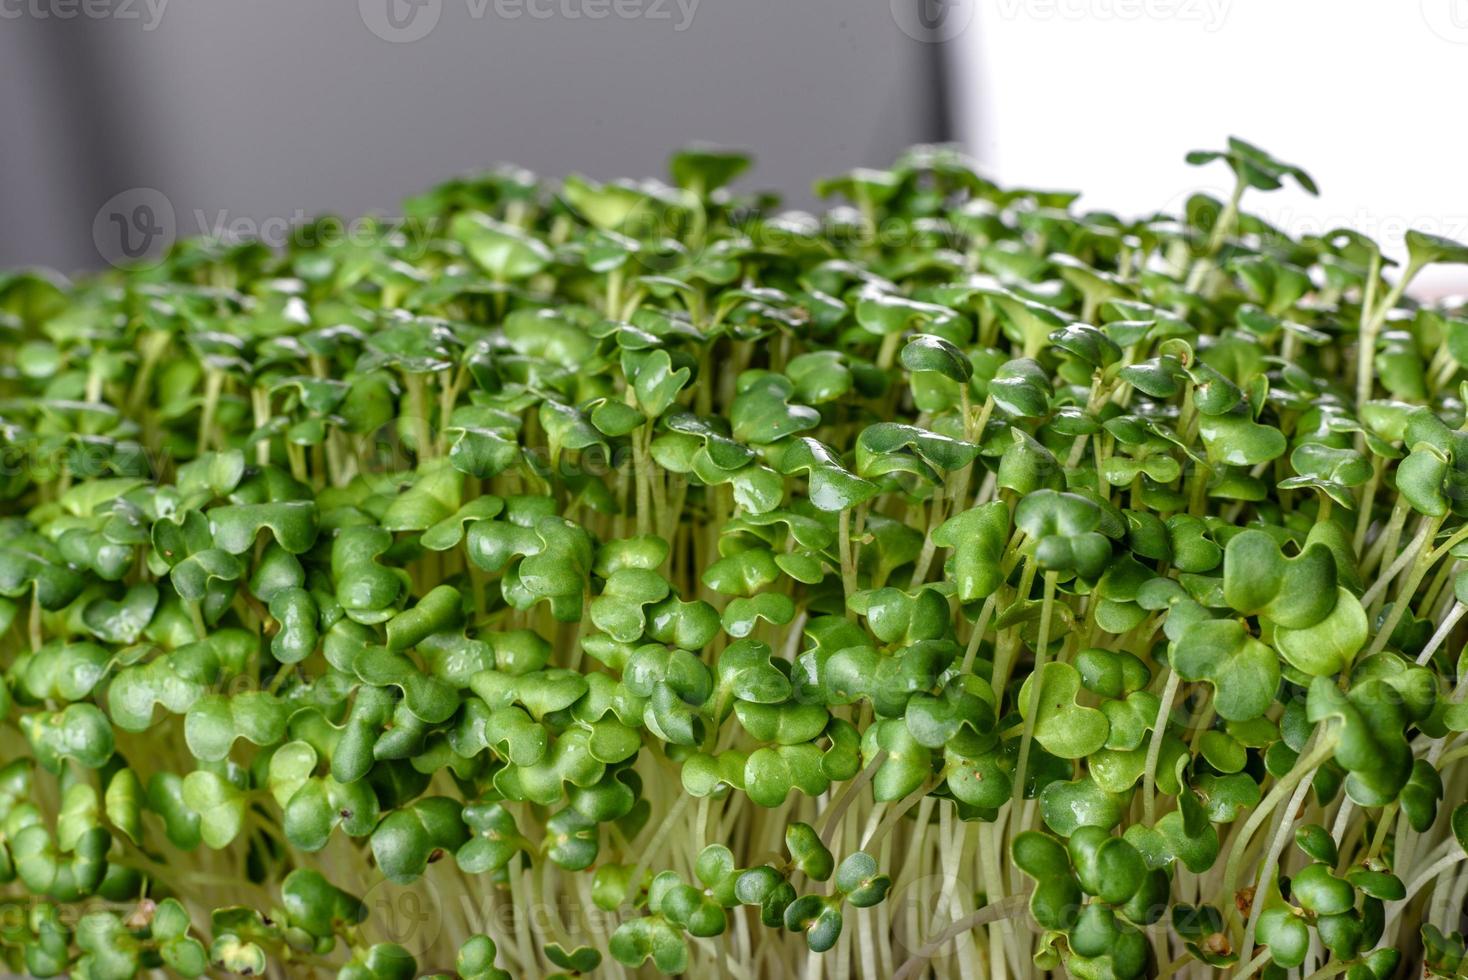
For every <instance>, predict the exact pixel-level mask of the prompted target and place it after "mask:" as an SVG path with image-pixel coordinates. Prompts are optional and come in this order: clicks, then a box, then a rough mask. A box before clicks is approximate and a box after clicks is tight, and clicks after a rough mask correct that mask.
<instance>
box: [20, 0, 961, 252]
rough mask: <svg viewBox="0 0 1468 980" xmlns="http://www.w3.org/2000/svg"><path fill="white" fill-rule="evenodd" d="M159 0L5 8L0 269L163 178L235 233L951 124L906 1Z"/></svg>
mask: <svg viewBox="0 0 1468 980" xmlns="http://www.w3.org/2000/svg"><path fill="white" fill-rule="evenodd" d="M159 2H160V0H25V5H24V6H23V7H22V6H21V4H20V3H19V2H11V0H6V3H5V4H3V5H0V6H4V13H3V17H0V133H3V134H4V135H3V136H0V173H3V175H4V176H3V178H0V215H3V218H0V266H14V265H18V264H45V265H50V266H53V267H57V268H61V269H64V270H70V269H76V268H82V267H89V266H96V265H98V264H100V262H101V261H102V256H101V255H100V254H99V248H98V246H97V244H96V243H94V241H93V233H92V232H93V222H94V218H95V217H96V215H97V214H98V209H99V208H100V207H101V206H102V205H103V204H104V202H106V201H108V199H109V198H113V196H114V195H117V194H119V193H121V194H123V197H122V198H121V199H120V200H121V201H122V203H123V204H126V205H129V206H130V205H131V203H133V202H135V200H136V199H137V195H139V194H148V195H150V196H149V197H148V199H149V200H156V199H157V196H156V195H151V191H156V192H158V193H159V194H160V195H161V198H162V200H164V201H166V202H167V205H168V206H170V207H171V208H172V211H173V215H174V220H175V223H176V230H177V232H178V233H180V234H191V233H197V232H199V231H201V230H207V229H208V228H209V227H213V226H216V225H217V224H218V223H219V221H220V220H221V219H223V220H224V221H225V222H227V223H228V224H230V225H232V226H234V227H238V228H241V229H244V230H249V229H251V228H252V227H261V226H262V225H263V224H264V223H266V222H268V221H273V222H274V223H276V224H279V223H280V222H281V221H283V220H290V219H291V218H292V217H294V216H296V215H299V214H314V213H320V212H334V213H339V214H344V215H355V214H359V213H361V212H364V211H368V210H378V211H382V212H384V213H388V214H390V213H392V211H393V209H394V208H395V207H396V204H397V202H398V200H399V199H400V198H401V197H402V196H404V195H406V194H408V193H411V192H413V191H416V190H419V189H422V188H423V187H426V186H427V185H429V184H431V183H432V182H434V181H435V180H438V179H441V178H443V177H445V176H449V175H451V174H454V173H456V172H460V171H464V170H472V169H478V168H482V167H485V166H488V165H491V164H494V163H496V162H500V161H508V162H515V163H519V164H521V165H524V166H527V167H530V168H531V169H533V170H536V171H538V172H542V173H546V174H555V175H558V174H562V173H565V172H567V171H570V170H579V171H581V172H584V173H587V174H589V175H591V176H593V177H597V178H610V177H615V176H643V175H661V174H662V173H663V166H664V161H665V158H666V155H667V153H668V151H669V150H671V149H673V148H675V147H677V146H679V145H681V144H684V143H686V142H689V141H692V140H706V141H713V142H718V143H722V144H725V145H732V146H739V147H743V148H748V149H751V150H753V151H755V153H756V155H757V157H758V165H757V167H756V170H755V171H754V173H753V175H752V176H751V177H749V178H746V180H745V186H751V187H761V188H765V187H770V188H776V189H780V190H782V191H784V192H786V193H787V194H788V195H789V197H790V198H791V200H792V203H795V204H806V203H809V193H808V191H807V188H808V187H809V182H810V180H811V179H813V178H814V177H817V176H820V175H823V174H828V173H833V172H836V171H839V170H843V169H846V168H849V167H851V166H856V165H873V166H879V165H883V164H886V163H889V162H890V161H891V159H892V158H893V156H894V155H895V154H896V153H898V152H899V151H900V150H901V148H903V147H904V146H906V145H908V144H910V143H913V142H916V141H923V140H931V139H934V138H940V137H942V136H943V135H944V124H943V118H944V110H943V107H942V105H941V90H940V89H939V87H938V85H937V81H938V76H939V70H938V55H939V50H940V48H941V47H942V45H937V44H933V43H929V42H930V41H931V40H932V38H931V37H924V36H923V31H922V29H919V28H917V27H915V26H914V22H913V18H912V16H911V10H909V9H906V8H904V7H903V5H904V4H905V3H906V0H893V3H892V4H888V3H882V2H880V0H878V2H875V3H873V2H859V3H857V2H852V0H799V2H792V0H682V6H680V5H679V0H356V2H354V0H316V2H311V3H303V2H301V0H250V2H233V3H225V2H220V0H215V2H207V0H206V2H199V0H193V2H189V3H185V2H179V0H173V2H167V0H163V3H164V5H163V6H162V8H161V10H160V9H159V7H158V4H159ZM916 2H918V3H931V2H932V0H916ZM83 3H86V4H87V5H88V6H87V7H86V8H82V7H81V4H83ZM150 4H151V5H150ZM389 5H392V6H389ZM894 8H896V9H894ZM389 11H392V12H393V13H394V14H395V15H396V19H395V20H389V19H388V16H387V15H388V12H389ZM68 12H70V13H71V14H72V16H69V17H68V16H65V15H66V14H67V13H68ZM17 14H19V15H20V16H17ZM598 14H600V16H597V15H598ZM899 22H901V23H899ZM394 25H397V26H394ZM425 30H426V33H425ZM420 34H422V35H423V36H421V37H419V36H418V35H420ZM413 38H416V39H413ZM130 189H131V190H130ZM138 189H148V190H138ZM129 194H131V196H129ZM201 226H202V227H201ZM100 251H101V252H102V253H106V252H108V251H109V250H108V248H107V247H106V246H105V244H104V246H103V247H102V248H101V250H100Z"/></svg>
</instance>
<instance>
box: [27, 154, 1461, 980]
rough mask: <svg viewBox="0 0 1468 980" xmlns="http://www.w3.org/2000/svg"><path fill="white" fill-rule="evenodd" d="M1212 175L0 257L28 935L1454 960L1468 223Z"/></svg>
mask: <svg viewBox="0 0 1468 980" xmlns="http://www.w3.org/2000/svg"><path fill="white" fill-rule="evenodd" d="M1188 160H1189V162H1190V163H1194V164H1197V165H1200V166H1216V167H1220V168H1221V167H1224V166H1226V167H1228V168H1229V169H1230V170H1231V171H1232V173H1233V176H1234V179H1235V185H1234V190H1233V192H1232V194H1231V195H1230V197H1229V199H1228V200H1227V201H1224V202H1217V201H1211V200H1209V199H1207V198H1204V197H1198V198H1194V199H1193V200H1192V201H1190V202H1189V204H1188V207H1187V208H1186V210H1185V213H1184V214H1182V215H1155V216H1152V217H1148V218H1146V219H1143V220H1127V219H1123V218H1120V217H1117V216H1115V215H1111V214H1106V213H1101V212H1095V211H1087V210H1084V209H1083V208H1082V207H1081V206H1080V205H1079V204H1078V201H1077V197H1076V195H1073V194H1068V193H1059V192H1046V191H1035V190H1024V189H1005V188H1001V187H999V186H997V185H996V184H994V183H993V182H991V181H989V180H987V179H985V178H983V177H981V176H979V175H978V174H977V173H976V172H975V171H974V170H973V168H972V167H971V166H970V165H969V164H968V163H967V162H966V161H965V159H964V158H963V157H962V156H961V155H960V154H958V153H956V152H955V151H952V150H950V149H945V148H931V147H928V148H919V149H917V150H914V151H912V152H911V153H909V154H908V155H906V156H904V157H903V158H902V159H901V160H899V161H898V162H897V164H896V165H895V166H893V167H892V168H890V169H887V170H881V171H876V170H854V171H852V172H850V173H848V174H845V175H842V176H840V177H837V178H834V179H831V180H828V181H824V182H821V183H820V184H819V185H818V190H819V192H820V193H822V194H825V195H828V196H831V197H834V198H837V199H838V200H837V201H836V203H835V204H834V205H833V206H832V207H831V208H830V209H829V211H828V212H827V213H826V214H825V215H824V216H823V217H822V218H820V219H813V218H812V217H811V216H809V215H802V214H798V213H793V212H781V211H779V210H777V207H778V206H777V204H776V202H775V201H774V200H773V199H772V198H770V197H768V196H759V195H746V194H743V193H740V192H737V191H735V190H733V189H731V187H730V184H731V182H733V181H734V180H736V179H737V178H739V177H740V176H741V175H742V174H743V172H744V171H745V170H746V168H747V167H748V165H749V162H750V161H749V159H748V158H747V157H745V156H743V155H741V154H738V153H733V152H729V151H724V150H719V149H715V148H709V147H702V148H698V149H694V150H688V151H685V152H682V153H679V154H677V155H675V156H674V157H673V159H672V162H671V166H670V176H671V181H670V182H669V183H663V182H660V181H645V182H631V181H616V182H610V183H598V182H595V181H592V180H590V179H586V178H582V177H572V178H568V179H567V180H565V181H563V182H560V183H550V182H541V181H538V180H537V179H535V178H534V177H532V176H531V175H529V174H526V173H525V172H524V171H520V170H514V169H502V170H498V171H493V172H490V173H486V174H482V175H477V176H472V177H466V178H463V179H459V180H455V181H451V182H448V183H445V184H443V185H441V186H439V187H436V188H434V189H433V190H431V191H429V192H428V193H426V194H423V195H421V196H419V197H416V198H414V199H412V200H410V201H409V202H408V205H407V208H406V211H405V213H406V215H407V216H408V217H407V219H405V220H404V221H402V222H396V223H384V222H372V223H368V224H366V225H363V226H362V228H361V229H359V233H358V234H354V235H353V236H351V237H350V238H346V239H344V238H342V237H341V236H329V235H309V234H303V235H301V236H300V240H299V241H295V242H293V244H291V245H290V246H289V247H287V248H285V249H284V250H280V251H272V250H270V249H268V248H265V247H264V246H262V245H260V244H258V243H248V242H246V243H228V244H226V243H221V242H215V241H203V240H200V241H185V242H182V243H180V244H178V245H177V246H176V247H175V248H174V249H173V250H172V251H171V252H170V253H169V254H168V255H167V256H166V257H165V258H164V259H163V261H161V262H160V263H158V264H156V265H154V266H152V267H149V268H138V269H133V270H122V271H117V270H114V271H111V272H108V273H106V274H103V275H99V276H95V277H89V278H83V279H80V280H78V281H76V282H69V281H65V280H62V279H60V278H58V277H54V276H51V275H48V274H44V273H39V272H15V273H9V274H5V275H3V276H0V351H3V357H0V450H3V454H4V455H3V459H4V464H5V465H4V468H3V472H0V500H3V504H0V508H3V510H0V514H3V516H0V664H3V684H0V721H3V722H4V725H3V728H0V731H3V734H0V740H3V746H4V755H3V756H0V893H3V896H4V899H3V901H4V902H5V905H4V911H5V913H6V914H5V915H4V916H3V925H0V961H3V968H4V970H5V971H7V972H9V973H14V974H27V975H31V976H38V977H49V976H60V975H71V976H75V977H81V978H91V980H127V978H131V977H134V976H139V975H157V974H158V972H159V971H163V972H166V973H168V974H170V975H174V974H176V975H179V976H183V977H198V976H203V975H206V974H208V975H212V976H222V975H240V976H258V975H267V974H268V975H271V976H280V977H308V976H330V975H335V976H337V977H340V978H344V980H399V978H401V980H407V978H411V977H417V976H435V977H440V976H441V977H453V976H457V977H460V978H464V980H503V978H509V977H539V976H553V977H560V978H576V977H583V976H586V977H589V976H608V977H623V976H632V975H643V976H649V975H654V974H659V973H660V974H669V975H671V974H685V975H689V976H697V977H705V976H708V977H713V976H732V977H736V978H741V980H755V978H759V977H793V976H809V977H819V976H823V975H829V976H833V977H844V976H848V975H849V976H858V977H865V978H869V980H875V978H879V977H899V978H907V980H912V978H916V977H922V976H933V977H947V976H964V977H988V978H992V980H999V978H1022V977H1031V976H1037V975H1042V974H1044V973H1046V972H1054V973H1055V974H1056V975H1062V971H1063V975H1066V976H1070V977H1075V978H1080V980H1102V978H1115V980H1129V978H1139V977H1183V976H1188V977H1192V976H1214V975H1220V976H1232V977H1238V978H1248V977H1255V976H1258V977H1267V978H1271V980H1284V978H1286V977H1291V976H1297V977H1310V978H1324V977H1329V976H1337V975H1339V976H1344V977H1347V978H1349V980H1388V978H1391V977H1396V976H1406V975H1426V976H1433V977H1444V978H1446V977H1454V976H1463V975H1465V971H1468V956H1465V939H1464V936H1463V934H1462V932H1461V923H1462V921H1463V915H1464V900H1465V895H1468V861H1465V858H1468V850H1465V848H1468V804H1464V803H1463V802H1462V801H1463V800H1464V798H1465V795H1468V766H1465V765H1464V763H1465V761H1468V739H1465V733H1468V704H1465V693H1468V673H1465V671H1468V659H1465V657H1464V656H1463V645H1464V640H1465V632H1468V631H1465V628H1464V627H1463V625H1462V618H1463V615H1464V611H1465V609H1468V572H1465V570H1464V569H1463V568H1462V565H1461V562H1462V561H1463V560H1464V559H1468V520H1465V518H1468V435H1465V433H1468V422H1465V417H1468V416H1465V400H1468V308H1464V307H1462V306H1461V305H1457V304H1455V303H1452V302H1447V303H1443V304H1437V305H1429V304H1424V303H1418V302H1414V301H1413V300H1411V299H1410V298H1409V294H1408V288H1409V286H1410V284H1411V282H1412V281H1413V279H1414V277H1415V276H1416V275H1417V274H1418V273H1419V272H1420V271H1421V270H1422V269H1423V268H1425V267H1426V266H1428V265H1429V264H1432V263H1440V262H1464V261H1468V247H1465V246H1462V245H1459V244H1457V243H1454V242H1451V241H1448V240H1445V239H1442V238H1438V237H1435V236H1430V235H1426V234H1421V233H1416V232H1414V233H1412V234H1410V235H1409V236H1408V238H1407V247H1408V257H1407V261H1406V263H1405V265H1404V266H1403V268H1402V269H1401V270H1400V271H1397V272H1393V270H1392V269H1391V266H1392V263H1391V261H1390V260H1388V259H1387V258H1385V257H1384V255H1383V252H1382V249H1381V248H1380V247H1379V246H1378V244H1377V243H1375V242H1373V241H1371V240H1370V239H1369V238H1367V237H1365V236H1364V235H1361V234H1360V233H1357V232H1349V231H1336V232H1332V233H1329V234H1326V235H1319V236H1307V237H1303V238H1299V237H1292V236H1291V235H1289V234H1287V233H1285V232H1283V231H1281V230H1279V229H1277V228H1274V227H1272V226H1271V225H1269V224H1268V223H1267V222H1265V221H1263V220H1262V219H1260V218H1259V217H1257V216H1256V215H1254V214H1252V213H1251V212H1250V210H1249V208H1250V207H1252V206H1253V205H1254V200H1255V197H1257V195H1258V194H1260V193H1264V192H1269V191H1272V190H1275V189H1277V188H1279V187H1281V186H1282V185H1284V184H1287V183H1288V184H1294V185H1298V186H1299V187H1301V188H1303V189H1304V190H1306V191H1308V192H1311V193H1313V192H1314V191H1315V184H1314V181H1313V180H1312V179H1311V178H1310V176H1309V175H1308V174H1307V173H1305V171H1303V170H1301V169H1300V168H1299V167H1296V166H1294V165H1292V164H1287V163H1284V162H1282V161H1280V160H1278V159H1276V158H1274V157H1273V156H1271V155H1269V154H1268V153H1266V152H1264V151H1263V150H1260V149H1259V148H1257V147H1255V146H1252V145H1250V144H1248V143H1245V142H1243V141H1240V140H1230V141H1229V142H1228V145H1227V148H1226V149H1224V150H1221V151H1208V152H1196V153H1193V154H1190V155H1189V156H1188ZM12 912H13V913H15V914H10V913H12ZM1215 970H1220V971H1223V972H1222V973H1214V972H1213V971H1215ZM1424 971H1425V972H1424Z"/></svg>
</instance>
